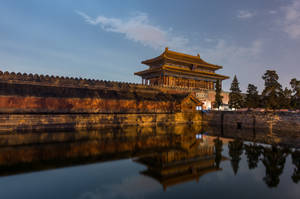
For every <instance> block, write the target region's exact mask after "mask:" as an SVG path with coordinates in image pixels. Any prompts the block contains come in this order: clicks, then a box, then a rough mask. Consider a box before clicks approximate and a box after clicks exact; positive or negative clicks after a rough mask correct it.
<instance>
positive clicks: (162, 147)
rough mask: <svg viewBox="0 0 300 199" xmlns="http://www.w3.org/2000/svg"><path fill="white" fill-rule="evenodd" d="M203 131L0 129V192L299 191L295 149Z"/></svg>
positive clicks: (217, 194)
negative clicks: (1, 131)
mask: <svg viewBox="0 0 300 199" xmlns="http://www.w3.org/2000/svg"><path fill="white" fill-rule="evenodd" d="M200 132H201V130H199V129H195V128H190V127H160V128H159V127H153V128H143V129H141V128H138V127H132V128H126V129H125V128H124V129H103V130H98V131H88V132H76V133H74V132H66V133H64V132H51V133H28V134H25V135H24V134H14V136H7V135H0V138H1V139H2V141H1V143H2V146H1V147H0V196H1V198H5V199H10V198H30V199H35V198H36V199H41V198H45V199H46V198H49V199H53V198H72V199H96V198H251V199H253V198H297V199H298V198H300V182H299V181H300V150H295V149H288V148H281V147H277V146H270V145H261V144H256V143H251V142H243V141H242V140H238V139H235V140H228V139H223V138H219V139H217V138H216V137H212V136H208V135H202V134H201V133H200ZM13 139H18V140H19V141H13ZM3 140H4V141H3ZM12 144H13V145H15V146H10V145H12Z"/></svg>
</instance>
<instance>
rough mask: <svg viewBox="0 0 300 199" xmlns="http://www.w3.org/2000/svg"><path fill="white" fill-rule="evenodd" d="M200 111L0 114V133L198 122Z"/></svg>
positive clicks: (199, 120) (200, 118)
mask: <svg viewBox="0 0 300 199" xmlns="http://www.w3.org/2000/svg"><path fill="white" fill-rule="evenodd" d="M201 120H202V117H201V113H199V112H187V113H161V114H155V113H153V114H134V113H132V114H120V113H115V114H99V113H97V114H13V113H12V114H4V113H2V114H0V133H13V132H20V131H44V130H45V131H49V130H53V131H57V130H78V129H96V128H100V127H111V126H131V125H135V126H151V125H171V124H191V123H193V124H199V125H201Z"/></svg>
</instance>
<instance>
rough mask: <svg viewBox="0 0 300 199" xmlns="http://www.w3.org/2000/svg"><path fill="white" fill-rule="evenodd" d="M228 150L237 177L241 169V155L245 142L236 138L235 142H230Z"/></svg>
mask: <svg viewBox="0 0 300 199" xmlns="http://www.w3.org/2000/svg"><path fill="white" fill-rule="evenodd" d="M228 148H229V156H230V158H231V160H230V162H231V166H232V170H233V172H234V174H235V175H236V174H237V172H238V169H239V162H240V160H241V155H242V153H243V142H242V141H241V140H240V139H239V138H236V139H235V140H234V141H231V142H229V144H228Z"/></svg>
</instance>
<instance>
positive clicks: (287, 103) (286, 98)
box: [280, 88, 292, 109]
mask: <svg viewBox="0 0 300 199" xmlns="http://www.w3.org/2000/svg"><path fill="white" fill-rule="evenodd" d="M280 96H281V100H280V106H281V108H286V109H290V108H291V98H292V91H291V90H290V89H288V88H285V89H284V90H283V91H282V94H281V95H280Z"/></svg>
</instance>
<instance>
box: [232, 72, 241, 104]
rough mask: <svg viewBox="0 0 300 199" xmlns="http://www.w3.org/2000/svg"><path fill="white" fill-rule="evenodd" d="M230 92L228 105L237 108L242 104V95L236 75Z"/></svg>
mask: <svg viewBox="0 0 300 199" xmlns="http://www.w3.org/2000/svg"><path fill="white" fill-rule="evenodd" d="M230 90H231V92H230V93H229V107H230V108H235V109H239V108H241V107H242V106H243V96H242V94H241V90H240V87H239V81H238V80H237V78H236V75H235V76H234V78H233V80H232V83H231V87H230Z"/></svg>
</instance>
